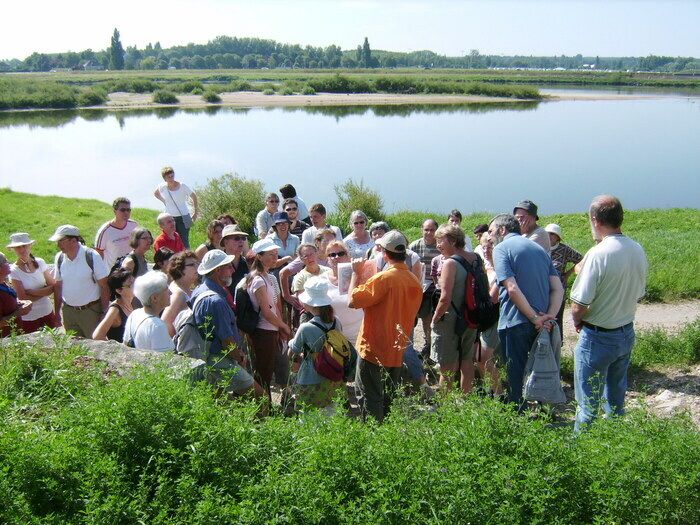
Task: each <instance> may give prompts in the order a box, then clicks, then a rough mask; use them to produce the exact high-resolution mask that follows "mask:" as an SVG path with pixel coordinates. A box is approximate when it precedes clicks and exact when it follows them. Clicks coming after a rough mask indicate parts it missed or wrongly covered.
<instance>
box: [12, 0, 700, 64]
mask: <svg viewBox="0 0 700 525" xmlns="http://www.w3.org/2000/svg"><path fill="white" fill-rule="evenodd" d="M1 27H2V30H0V58H22V59H23V58H26V57H27V56H28V55H29V54H31V53H32V52H33V51H40V52H47V53H51V52H60V51H68V50H71V51H81V50H83V49H87V48H92V49H93V50H95V51H97V50H100V49H105V48H106V47H108V46H109V39H110V36H111V34H112V31H113V29H114V27H117V28H118V29H119V31H120V33H121V39H122V43H123V45H124V46H125V47H126V46H127V45H134V44H136V45H138V46H139V47H143V46H145V45H146V44H147V43H148V42H153V43H155V42H156V41H160V43H161V45H162V46H163V47H169V46H171V45H177V44H187V43H188V42H195V43H206V42H207V41H208V40H211V39H213V38H214V37H216V36H217V35H230V36H252V37H261V38H270V39H274V40H277V41H280V42H286V43H294V44H296V43H298V44H302V45H306V44H309V45H313V46H326V45H329V44H336V45H339V46H341V47H342V48H343V49H350V48H354V47H356V46H357V44H359V43H361V42H362V40H363V39H364V37H365V36H367V37H368V38H369V41H370V44H371V46H372V48H373V49H387V50H394V51H410V50H419V49H431V50H433V51H435V52H437V53H440V54H447V55H451V56H454V55H460V54H463V53H468V52H469V50H470V49H478V50H479V51H480V52H481V53H482V54H506V55H512V54H523V55H560V54H566V55H575V54H576V53H582V54H584V55H591V56H595V55H600V56H630V55H634V56H646V55H648V54H652V53H653V54H657V55H671V56H677V55H681V56H695V57H699V56H700V30H699V28H700V0H663V1H633V0H617V1H615V0H607V1H598V0H588V1H568V0H549V1H544V0H540V1H534V0H533V1H529V0H520V1H499V0H494V1H460V0H452V1H450V0H431V1H412V0H406V1H400V0H384V1H375V0H355V1H352V0H345V1H340V0H338V1H334V0H287V1H282V0H249V1H239V0H198V1H189V0H138V1H136V0H117V1H114V0H112V1H109V2H104V1H99V0H74V1H71V0H66V1H62V2H57V1H55V0H49V1H44V0H41V1H34V2H18V1H11V2H6V3H4V5H3V7H2V26H1Z"/></svg>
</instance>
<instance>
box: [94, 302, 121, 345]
mask: <svg viewBox="0 0 700 525" xmlns="http://www.w3.org/2000/svg"><path fill="white" fill-rule="evenodd" d="M119 322H120V321H119V309H118V308H117V307H114V308H108V309H107V315H105V316H104V317H103V318H102V320H101V321H100V324H98V325H97V328H95V331H94V332H92V338H93V339H97V340H99V341H106V340H107V332H109V329H110V328H114V327H116V326H119Z"/></svg>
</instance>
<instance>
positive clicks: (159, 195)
mask: <svg viewBox="0 0 700 525" xmlns="http://www.w3.org/2000/svg"><path fill="white" fill-rule="evenodd" d="M153 196H154V197H155V198H156V199H158V200H159V201H160V202H162V203H163V204H165V199H164V198H163V195H161V193H160V188H156V191H154V192H153Z"/></svg>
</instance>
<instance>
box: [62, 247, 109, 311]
mask: <svg viewBox="0 0 700 525" xmlns="http://www.w3.org/2000/svg"><path fill="white" fill-rule="evenodd" d="M86 252H91V254H90V255H91V256H92V264H93V268H94V270H91V269H90V266H89V265H88V263H87V260H86V258H85V257H86V255H85V253H86ZM61 258H62V259H63V262H62V263H61V265H60V268H59V264H58V260H59V259H61ZM53 272H54V273H53V277H54V279H56V280H57V281H62V282H63V287H62V290H63V301H64V302H65V303H66V304H68V305H70V306H85V305H86V304H88V303H92V302H94V301H97V300H98V299H99V298H100V286H99V285H98V284H97V283H96V282H95V281H99V280H100V279H104V278H105V277H107V275H109V269H108V268H107V265H106V264H105V262H104V261H103V260H102V257H100V254H99V253H97V252H96V251H95V250H93V249H91V248H86V247H85V246H83V245H82V244H81V245H80V246H79V247H78V253H77V255H76V256H75V259H73V260H72V261H71V260H70V259H69V258H68V256H67V255H66V254H62V252H58V253H57V254H56V258H55V259H54V270H53ZM93 274H94V280H93Z"/></svg>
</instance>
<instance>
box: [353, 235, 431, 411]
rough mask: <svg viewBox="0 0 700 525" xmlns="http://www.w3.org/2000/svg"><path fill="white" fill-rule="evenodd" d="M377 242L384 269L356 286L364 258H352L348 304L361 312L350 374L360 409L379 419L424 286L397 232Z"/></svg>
mask: <svg viewBox="0 0 700 525" xmlns="http://www.w3.org/2000/svg"><path fill="white" fill-rule="evenodd" d="M377 244H378V245H380V246H381V247H383V248H384V250H383V252H382V253H383V254H384V258H385V259H386V262H387V264H388V265H389V267H388V269H386V270H384V271H383V272H380V273H378V274H375V275H373V276H372V277H370V278H369V279H368V280H367V282H366V283H365V284H360V285H357V283H358V281H359V280H360V275H361V273H362V268H363V261H362V260H355V261H353V263H352V279H351V281H350V290H351V292H350V294H349V301H348V304H349V305H350V307H351V308H362V309H363V310H364V312H365V316H364V318H363V320H362V326H361V327H360V333H359V335H358V336H357V351H358V352H359V354H360V359H359V360H358V362H357V375H356V377H355V381H356V383H357V385H358V387H359V389H360V391H361V393H362V409H363V413H364V414H365V415H367V414H369V415H371V416H372V417H374V418H375V419H376V420H377V421H379V422H380V423H381V422H382V421H383V420H384V416H385V415H386V414H387V413H388V411H389V405H390V404H391V399H392V397H393V394H394V392H395V390H396V386H397V384H398V382H399V378H400V375H401V367H402V364H403V352H404V349H405V348H406V345H407V344H408V342H409V337H410V334H411V330H413V320H414V319H415V318H416V314H417V313H418V308H420V303H421V299H422V298H423V288H422V286H421V285H420V282H419V281H418V279H417V278H416V276H415V275H413V273H411V270H409V269H408V266H406V264H405V263H404V260H405V259H406V244H407V243H406V237H404V235H403V234H402V233H401V232H399V231H397V230H392V231H390V232H388V233H386V234H385V235H384V236H383V237H382V238H380V239H378V240H377Z"/></svg>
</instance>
